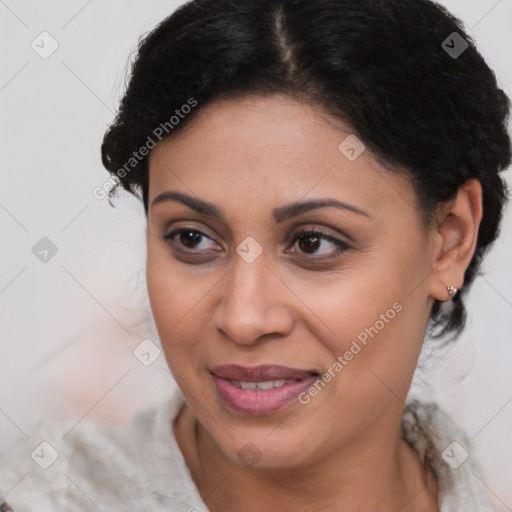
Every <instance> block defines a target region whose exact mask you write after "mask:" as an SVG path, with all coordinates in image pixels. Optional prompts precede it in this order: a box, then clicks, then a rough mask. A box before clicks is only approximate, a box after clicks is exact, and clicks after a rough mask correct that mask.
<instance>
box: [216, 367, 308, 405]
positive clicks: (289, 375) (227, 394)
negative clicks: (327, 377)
mask: <svg viewBox="0 0 512 512" xmlns="http://www.w3.org/2000/svg"><path fill="white" fill-rule="evenodd" d="M211 373H212V377H213V380H214V382H215V387H216V389H217V392H218V394H219V396H220V398H221V399H222V400H223V401H224V403H225V404H226V405H227V406H228V407H229V408H230V409H231V410H233V411H234V412H237V413H241V414H248V415H260V414H269V413H272V412H276V411H279V410H281V409H284V408H285V407H287V406H288V405H290V404H291V403H292V402H294V401H295V400H296V398H297V397H298V395H300V393H302V392H303V391H306V390H307V389H308V388H309V387H310V386H311V385H312V384H313V383H314V382H315V381H316V380H317V378H318V375H317V374H316V373H315V371H314V370H310V371H308V370H299V369H296V368H287V367H285V366H279V365H262V366H256V367H252V368H249V367H245V366H240V365H235V364H229V365H222V366H216V367H214V368H212V369H211ZM276 380H277V381H283V380H284V381H293V380H294V381H296V382H285V383H284V384H283V385H281V386H280V387H274V388H272V389H268V390H261V389H256V390H247V389H242V388H241V387H240V385H239V384H238V385H235V384H233V383H232V382H231V381H238V382H268V381H276ZM281 384H282V383H281Z"/></svg>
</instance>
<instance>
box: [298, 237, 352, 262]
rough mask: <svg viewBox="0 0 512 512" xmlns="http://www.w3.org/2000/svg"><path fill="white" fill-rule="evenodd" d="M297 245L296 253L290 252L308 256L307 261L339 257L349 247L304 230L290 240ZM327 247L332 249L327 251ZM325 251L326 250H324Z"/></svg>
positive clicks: (331, 238) (336, 240) (338, 241)
mask: <svg viewBox="0 0 512 512" xmlns="http://www.w3.org/2000/svg"><path fill="white" fill-rule="evenodd" d="M292 244H293V245H297V247H298V249H299V250H298V251H296V250H292V251H291V252H292V253H296V254H298V255H299V256H301V255H302V256H310V258H309V259H312V260H313V259H325V258H330V257H334V256H341V254H343V253H344V252H345V251H347V250H348V249H351V247H350V246H349V245H348V244H347V243H345V242H343V241H342V240H338V239H337V238H335V237H333V236H331V235H328V234H326V233H322V232H321V231H317V230H304V231H300V232H299V233H296V234H295V235H294V237H293V240H292ZM329 246H331V247H334V249H333V250H330V251H329ZM325 249H327V250H325Z"/></svg>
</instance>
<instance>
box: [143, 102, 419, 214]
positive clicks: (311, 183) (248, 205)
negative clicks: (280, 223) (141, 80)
mask: <svg viewBox="0 0 512 512" xmlns="http://www.w3.org/2000/svg"><path fill="white" fill-rule="evenodd" d="M349 136H350V137H354V134H353V133H352V132H351V130H350V127H349V126H348V125H346V124H343V123H342V122H340V121H337V120H335V119H334V118H332V117H329V116H328V115H327V114H325V113H323V112H322V111H321V110H319V109H315V108H313V107H312V106H310V105H308V104H306V103H302V102H299V101H296V100H293V99H291V98H287V97H283V96H278V95H275V96H267V97H259V96H255V97H246V98H242V99H233V100H223V101H217V102H214V103H212V104H210V105H208V106H206V107H204V108H203V109H200V110H199V111H198V112H197V113H196V116H195V118H194V119H192V120H191V122H190V124H188V125H187V126H186V128H185V129H184V130H183V131H180V132H177V133H176V134H173V135H172V136H171V137H169V138H167V139H164V140H162V141H161V142H159V143H158V144H157V146H156V147H155V148H154V149H153V151H152V152H151V154H150V160H149V172H150V180H149V181H150V194H149V203H150V204H151V201H152V199H153V198H154V197H155V196H157V195H158V194H159V193H161V192H163V191H165V190H169V189H172V190H180V191H182V192H184V193H187V194H190V193H193V194H194V195H197V196H199V197H201V198H204V199H207V200H209V201H211V202H215V203H218V204H223V205H226V208H227V209H228V210H229V208H231V207H232V208H233V209H236V208H243V209H245V210H247V211H250V210H252V209H254V210H255V211H256V210H259V209H260V208H263V207H265V208H267V207H269V208H270V207H275V206H276V205H280V204H285V203H287V202H291V201H297V200H299V199H300V198H307V199H315V198H324V197H327V196H329V197H337V198H338V199H340V200H346V201H347V202H348V201H349V200H350V202H351V203H352V204H355V205H358V204H359V205H365V206H366V208H369V209H372V210H374V211H379V213H380V214H381V213H382V212H383V211H384V210H386V209H388V210H389V209H393V210H395V211H396V210H397V209H398V210H400V208H401V209H402V214H403V213H404V211H406V210H408V211H409V213H410V214H415V213H416V212H417V208H416V198H415V195H414V191H413V189H412V187H411V186H410V184H409V182H408V180H406V179H405V178H404V177H403V176H401V175H399V174H396V173H391V172H389V171H387V170H386V169H384V168H383V167H382V166H381V165H380V164H379V163H378V162H377V161H376V160H375V158H374V157H373V155H372V154H371V152H370V151H369V150H368V149H367V148H365V149H364V151H363V152H362V153H361V154H360V156H359V157H357V158H356V159H355V160H351V159H349V158H347V156H346V154H345V153H344V152H343V151H340V144H341V143H343V141H344V140H346V139H347V137H349ZM349 140H352V139H349ZM356 149H359V150H360V149H361V147H359V148H356ZM362 208H363V207H362ZM363 209H365V208H363Z"/></svg>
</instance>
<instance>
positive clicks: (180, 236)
mask: <svg viewBox="0 0 512 512" xmlns="http://www.w3.org/2000/svg"><path fill="white" fill-rule="evenodd" d="M163 239H164V240H165V241H166V242H167V243H169V244H171V245H173V246H175V247H176V249H177V250H179V251H182V252H210V251H217V250H218V249H219V246H218V245H217V244H216V243H215V242H214V241H213V240H212V239H211V238H210V237H209V236H207V235H205V234H204V233H202V232H201V231H198V230H196V229H191V228H180V229H175V230H174V231H171V232H170V233H169V234H167V235H165V236H164V237H163ZM176 239H177V240H178V241H176ZM208 242H210V243H209V244H208Z"/></svg>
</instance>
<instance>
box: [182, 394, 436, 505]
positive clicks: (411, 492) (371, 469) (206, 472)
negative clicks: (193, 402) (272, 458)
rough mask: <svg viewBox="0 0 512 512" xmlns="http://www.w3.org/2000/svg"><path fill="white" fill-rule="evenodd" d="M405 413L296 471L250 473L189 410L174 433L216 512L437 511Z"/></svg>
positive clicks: (395, 412) (393, 412)
mask: <svg viewBox="0 0 512 512" xmlns="http://www.w3.org/2000/svg"><path fill="white" fill-rule="evenodd" d="M397 403H398V404H399V402H398V401H397ZM401 414H402V408H401V406H396V407H395V408H394V409H388V410H386V412H385V413H384V414H383V415H382V416H381V417H379V418H378V419H377V420H376V421H375V422H374V423H373V424H372V425H370V426H369V427H368V429H366V430H365V431H362V432H359V433H358V434H357V436H355V437H354V438H353V439H351V440H350V441H349V442H346V443H344V444H343V445H342V446H340V447H338V448H337V449H336V450H333V451H331V452H330V453H329V454H328V455H327V456H325V457H322V458H321V460H318V461H315V462H312V463H310V464H307V465H303V466H300V467H292V468H278V469H276V468H271V469H259V468H247V467H244V466H241V465H240V464H237V463H235V462H233V461H232V460H231V459H229V458H227V457H226V456H225V455H224V453H223V452H222V451H221V450H219V448H218V446H217V445H216V443H215V441H214V440H213V439H212V438H211V436H210V435H209V433H208V432H207V431H206V430H205V429H204V428H203V427H202V425H201V424H200V423H198V422H197V419H196V418H195V417H194V416H193V415H192V413H191V412H190V410H189V409H188V407H187V406H185V407H184V410H183V411H182V414H181V415H180V416H183V418H182V419H181V420H180V422H179V423H176V428H175V433H176V434H177V436H176V437H177V439H181V440H182V443H180V442H179V441H178V442H179V444H180V448H182V452H183V453H184V456H185V459H186V460H187V464H188V466H189V468H190V470H191V474H192V477H193V479H194V481H195V483H196V485H197V487H198V490H199V492H200V494H201V496H202V497H203V500H204V501H205V503H206V504H207V506H208V508H209V510H211V511H212V512H216V511H220V510H222V511H223V512H228V511H235V510H244V511H247V512H252V511H253V510H254V511H258V512H264V511H267V510H268V511H274V510H282V511H292V510H293V511H296V510H308V511H309V512H315V511H325V510H368V511H377V510H397V511H398V510H400V511H401V512H410V511H413V510H414V511H415V512H418V511H429V512H430V511H437V485H436V482H435V479H434V477H433V474H432V473H431V472H430V471H429V469H428V468H425V467H423V466H422V465H421V463H420V461H419V457H418V455H417V454H416V452H415V451H414V450H413V449H412V448H411V447H409V446H408V445H407V444H406V443H405V442H404V441H403V439H401V437H400V420H401ZM186 432H188V436H189V437H188V439H189V441H188V442H185V441H184V439H185V437H186V435H187V434H186ZM390 432H394V435H390ZM182 444H183V445H187V446H182ZM369 447H372V448H371V449H369Z"/></svg>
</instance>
